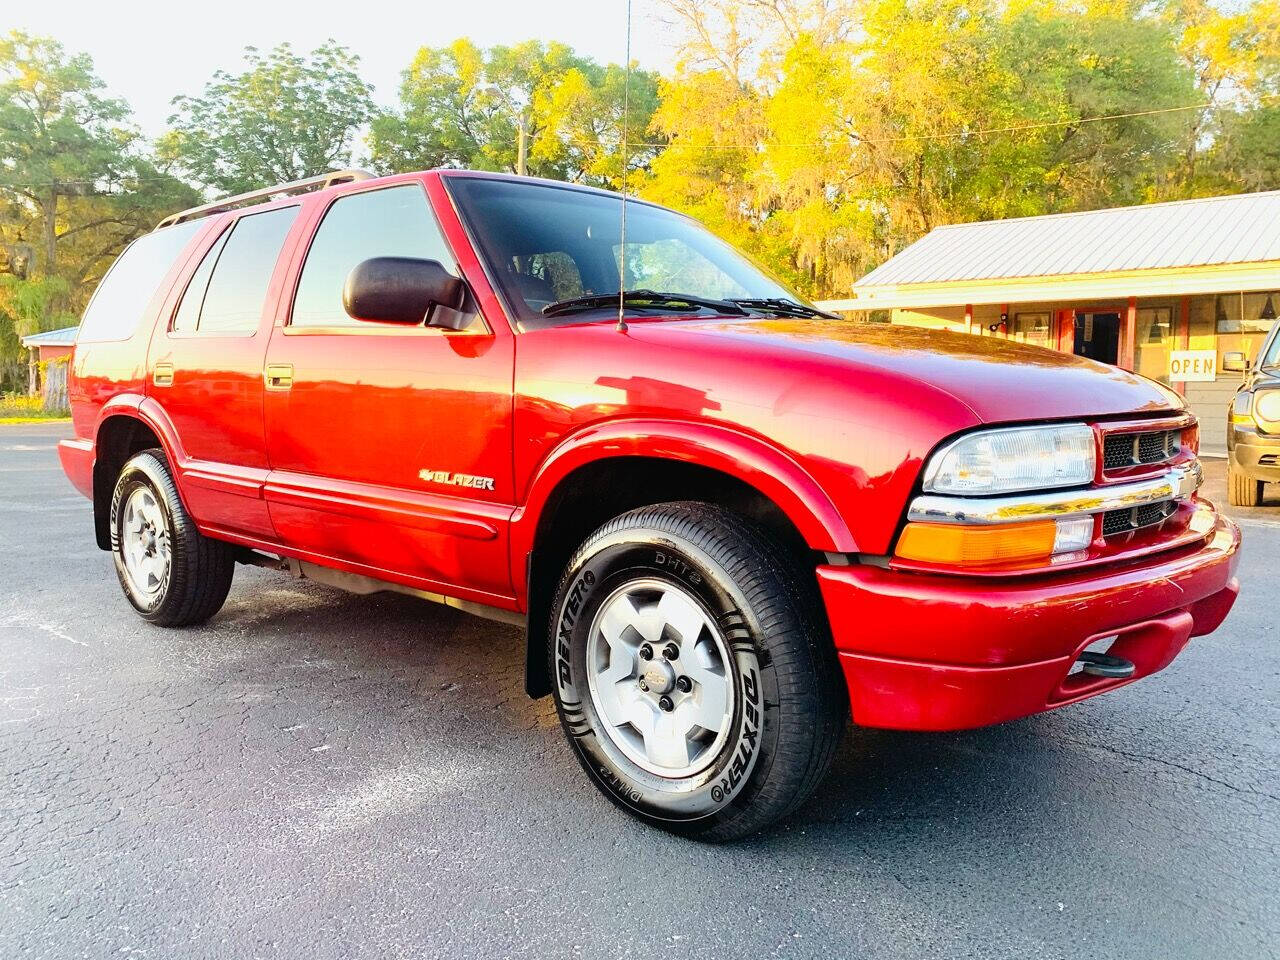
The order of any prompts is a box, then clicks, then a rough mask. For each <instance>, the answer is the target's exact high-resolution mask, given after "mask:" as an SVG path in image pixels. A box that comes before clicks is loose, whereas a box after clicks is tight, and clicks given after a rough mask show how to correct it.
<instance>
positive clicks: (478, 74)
mask: <svg viewBox="0 0 1280 960" xmlns="http://www.w3.org/2000/svg"><path fill="white" fill-rule="evenodd" d="M623 78H624V71H623V69H622V67H620V66H618V65H616V64H609V65H608V66H601V65H600V64H598V63H596V62H595V61H594V60H591V59H589V58H586V57H581V56H579V55H577V54H575V53H574V52H573V51H572V50H571V49H570V48H569V47H567V46H565V45H564V44H560V43H550V44H543V43H540V42H538V41H534V40H530V41H528V42H526V43H521V44H518V45H516V46H513V47H502V46H498V47H492V48H490V49H489V50H481V49H480V48H478V47H477V46H476V45H475V44H473V43H472V42H471V41H470V40H466V39H462V40H457V41H455V42H454V43H452V44H450V45H449V46H447V47H440V48H430V47H423V48H422V49H421V50H419V51H418V54H417V56H416V57H415V58H414V61H413V63H412V64H411V65H410V66H409V69H408V70H406V71H405V73H404V81H403V83H402V85H401V88H400V102H401V109H400V110H399V111H398V112H394V113H386V114H383V115H382V116H379V117H378V118H377V119H375V120H374V122H373V128H372V133H371V136H370V146H371V148H372V152H373V162H374V164H375V165H376V166H377V167H378V169H380V170H383V171H386V172H395V171H404V170H423V169H429V168H431V167H446V166H452V167H467V168H470V169H476V170H506V171H511V172H515V171H516V170H517V169H518V166H519V153H520V140H521V132H522V130H523V136H524V140H525V147H526V161H525V166H526V170H527V172H528V173H529V174H531V175H533V176H541V177H550V178H553V179H557V180H570V181H575V182H582V183H594V184H601V185H614V184H616V183H617V182H618V181H619V179H620V176H621V172H622V161H621V150H620V145H621V139H622V112H623V110H622V107H623V93H624V88H625V83H624V79H623ZM656 104H657V77H656V75H654V74H652V73H648V72H646V71H642V70H635V71H633V72H632V74H631V89H630V104H629V117H630V123H629V126H628V130H629V131H630V138H631V139H632V140H633V141H643V140H645V139H646V138H645V136H644V131H645V128H646V127H647V125H648V121H649V117H650V116H651V115H652V114H653V111H654V108H655V107H656ZM652 154H653V149H652V148H651V147H647V146H640V147H638V148H637V149H635V150H633V151H630V156H631V161H632V164H633V166H644V165H645V164H646V163H647V162H648V160H649V159H650V158H651V157H652Z"/></svg>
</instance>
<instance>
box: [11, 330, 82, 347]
mask: <svg viewBox="0 0 1280 960" xmlns="http://www.w3.org/2000/svg"><path fill="white" fill-rule="evenodd" d="M79 332H80V328H79V327H63V328H62V329H61V330H46V331H45V332H44V333H32V334H29V335H28V336H25V337H23V338H22V345H23V346H24V347H27V348H28V349H30V348H33V347H34V348H37V349H39V348H43V347H51V348H57V347H67V348H70V347H72V346H74V345H75V342H76V334H77V333H79Z"/></svg>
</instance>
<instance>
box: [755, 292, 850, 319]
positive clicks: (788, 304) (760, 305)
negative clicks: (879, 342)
mask: <svg viewBox="0 0 1280 960" xmlns="http://www.w3.org/2000/svg"><path fill="white" fill-rule="evenodd" d="M732 302H733V303H736V304H737V305H738V306H740V307H746V308H747V309H748V310H760V311H764V312H767V313H776V314H780V315H781V316H784V317H826V318H827V319H828V320H839V319H840V318H839V317H838V316H836V315H835V314H834V313H827V312H826V311H825V310H819V309H817V308H816V307H806V306H805V305H804V304H803V303H797V302H796V301H794V300H788V299H786V298H785V297H733V298H732Z"/></svg>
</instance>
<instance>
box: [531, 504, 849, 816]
mask: <svg viewBox="0 0 1280 960" xmlns="http://www.w3.org/2000/svg"><path fill="white" fill-rule="evenodd" d="M820 604H821V601H820V598H819V597H818V596H817V591H816V589H815V588H814V586H813V585H812V584H811V583H809V582H808V581H807V579H805V578H803V576H802V573H801V571H800V570H799V569H798V564H797V563H796V560H795V558H794V557H792V556H790V555H788V554H786V553H785V552H784V551H783V550H782V549H781V548H780V547H779V546H778V545H777V544H776V543H775V542H774V541H773V540H772V539H771V538H770V537H769V536H768V535H767V534H766V533H765V532H764V531H763V530H761V529H760V528H759V527H757V526H755V525H754V524H752V523H749V522H748V521H746V520H745V519H743V518H741V517H739V516H737V515H736V514H733V513H730V512H729V511H726V510H723V509H721V508H719V507H716V506H712V505H709V504H705V503H693V502H687V503H665V504H658V505H656V506H651V507H643V508H641V509H638V510H634V511H632V512H630V513H627V514H623V515H622V516H620V517H617V518H616V519H614V520H611V521H610V522H609V523H607V524H605V525H604V526H603V527H601V528H600V529H599V530H597V531H596V532H595V533H594V534H592V535H591V536H590V537H589V538H588V539H587V541H586V542H585V543H584V544H583V545H582V546H581V547H580V548H579V549H578V551H577V553H576V554H575V555H574V556H573V558H572V559H571V560H570V562H569V565H568V568H567V569H566V571H565V574H564V577H563V578H562V579H561V581H560V585H559V588H558V589H557V591H556V597H555V601H554V603H553V605H552V621H551V624H550V627H551V636H552V637H553V638H554V639H553V642H552V645H551V649H550V650H549V670H550V676H551V677H552V678H553V685H554V688H555V689H554V693H555V701H556V709H557V711H558V713H559V715H560V721H561V724H562V726H563V728H564V731H565V734H566V736H567V737H568V739H569V742H570V744H571V745H572V747H573V749H574V752H575V753H576V754H577V756H578V759H579V761H580V762H581V763H582V766H583V769H585V770H586V772H587V774H588V775H589V776H590V777H591V779H592V780H593V782H595V784H596V786H597V787H598V788H599V789H600V790H601V792H602V793H604V794H605V796H607V797H608V798H609V799H610V800H612V801H613V802H614V803H615V804H617V805H618V806H619V807H621V808H622V809H624V810H626V811H627V812H628V813H630V814H631V815H632V816H634V817H636V818H638V819H640V820H642V821H644V822H646V823H650V824H653V825H654V826H658V827H662V828H663V829H666V830H670V831H673V832H676V833H680V834H683V835H686V836H691V837H696V838H699V839H703V840H711V841H724V840H734V839H737V838H739V837H743V836H747V835H749V834H752V833H755V832H757V831H759V830H762V829H764V828H765V827H767V826H769V825H771V824H773V823H775V822H776V821H777V820H779V819H781V818H782V817H785V816H786V815H787V814H789V813H791V812H792V811H793V810H795V809H796V807H798V806H799V805H800V804H801V803H802V802H803V801H804V799H805V798H806V797H808V796H809V794H810V793H811V792H812V791H813V789H814V788H815V787H816V786H817V785H818V783H819V782H820V781H821V780H822V778H823V776H824V775H825V774H826V772H827V769H828V768H829V767H830V765H831V760H832V757H833V756H834V754H835V750H836V747H837V746H838V745H839V743H840V739H841V737H842V736H843V734H844V730H845V726H846V721H847V717H848V694H847V692H846V688H845V685H844V682H843V679H842V676H841V673H840V669H839V665H838V663H837V662H836V656H835V648H834V646H833V644H832V641H831V637H830V633H829V631H828V629H827V626H826V621H825V618H823V617H822V616H821V605H820ZM646 654H647V656H646Z"/></svg>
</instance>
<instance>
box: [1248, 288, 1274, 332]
mask: <svg viewBox="0 0 1280 960" xmlns="http://www.w3.org/2000/svg"><path fill="white" fill-rule="evenodd" d="M1240 300H1241V305H1242V307H1243V309H1242V311H1241V312H1242V314H1243V316H1242V317H1241V320H1240V328H1241V329H1240V332H1241V333H1267V332H1269V331H1270V330H1271V325H1272V324H1273V323H1275V322H1276V311H1277V310H1280V290H1270V291H1267V292H1265V293H1246V294H1244V295H1242V296H1241V298H1240Z"/></svg>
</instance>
